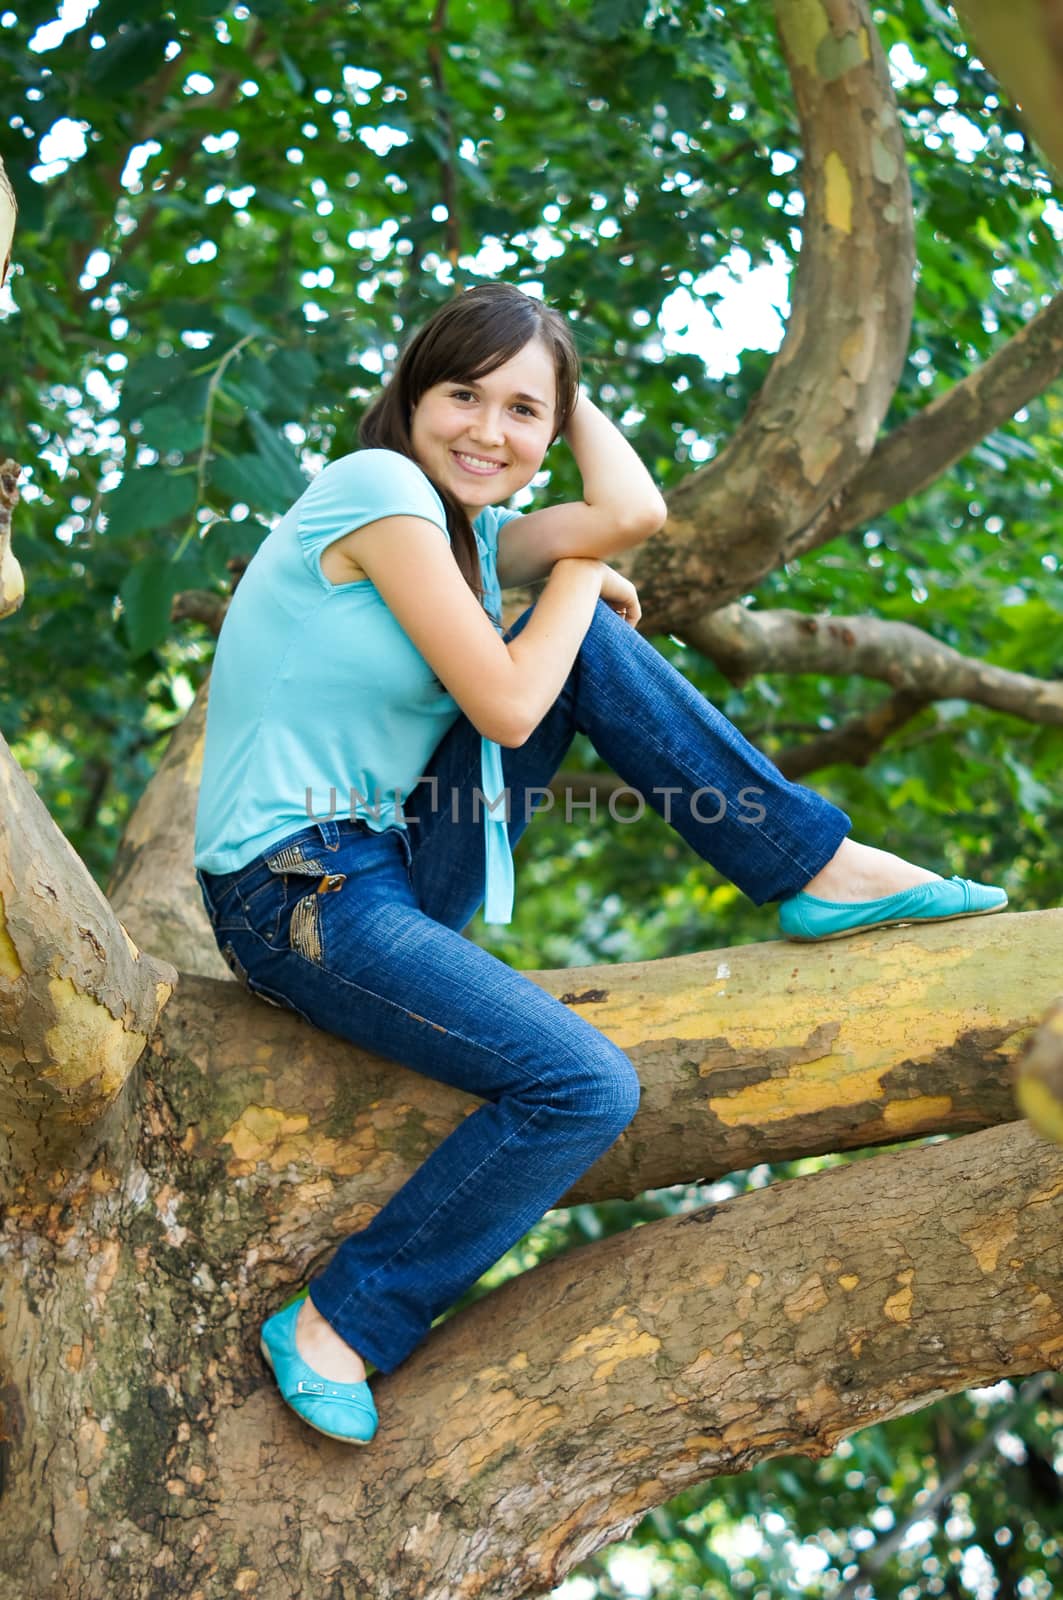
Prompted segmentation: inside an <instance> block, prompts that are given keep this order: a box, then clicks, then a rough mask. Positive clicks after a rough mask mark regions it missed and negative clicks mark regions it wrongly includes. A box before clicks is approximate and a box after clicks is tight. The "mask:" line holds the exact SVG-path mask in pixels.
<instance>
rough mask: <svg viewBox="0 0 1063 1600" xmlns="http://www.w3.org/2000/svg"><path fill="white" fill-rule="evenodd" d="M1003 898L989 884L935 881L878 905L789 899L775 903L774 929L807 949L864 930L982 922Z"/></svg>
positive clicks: (799, 896)
mask: <svg viewBox="0 0 1063 1600" xmlns="http://www.w3.org/2000/svg"><path fill="white" fill-rule="evenodd" d="M1007 903H1008V897H1007V895H1006V894H1005V893H1004V890H1003V889H997V888H994V887H993V886H992V885H991V884H985V883H972V882H971V880H970V879H969V878H935V879H932V880H930V881H929V882H927V883H920V884H917V885H916V886H915V888H914V889H902V890H901V892H900V894H888V895H886V897H885V899H883V900H851V901H841V900H818V899H817V898H816V896H815V895H812V894H805V893H804V891H803V890H802V892H801V893H800V894H795V895H791V896H790V898H789V900H782V901H780V903H779V927H780V928H781V929H782V931H783V934H784V935H785V937H786V938H787V939H797V940H801V941H802V942H806V943H810V942H812V941H815V940H819V939H844V938H845V937H846V936H847V935H848V934H850V933H863V932H864V931H865V930H866V929H868V928H894V927H897V926H898V924H900V923H904V922H949V921H951V920H952V919H953V918H954V917H984V916H987V915H988V914H989V913H990V912H991V911H1003V909H1004V907H1005V906H1006V905H1007Z"/></svg>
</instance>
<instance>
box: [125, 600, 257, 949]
mask: <svg viewBox="0 0 1063 1600" xmlns="http://www.w3.org/2000/svg"><path fill="white" fill-rule="evenodd" d="M190 592H194V591H190ZM210 598H212V599H216V601H217V604H218V605H219V607H220V608H222V609H224V607H225V606H226V605H227V604H228V601H226V600H225V599H223V598H222V597H221V596H218V597H213V596H212V597H210ZM219 626H220V623H219ZM209 682H210V680H209V679H206V680H205V681H204V682H203V684H202V685H201V686H200V690H199V693H198V694H197V695H196V698H195V700H194V701H193V703H192V705H191V706H190V707H189V709H188V711H187V713H186V714H185V716H184V718H183V719H182V720H181V722H180V723H178V725H177V727H176V728H175V729H174V731H173V733H172V734H171V736H170V742H169V743H168V745H167V746H166V753H165V754H164V756H163V758H162V760H161V761H160V762H159V765H158V767H157V768H156V769H155V771H154V772H153V773H152V776H151V780H150V782H149V783H148V784H147V786H146V788H145V790H144V792H143V794H142V795H141V797H140V799H139V800H138V801H137V804H136V807H135V809H134V811H133V814H132V816H131V817H130V818H129V821H128V822H127V823H126V826H125V828H124V830H123V832H122V840H121V843H120V844H119V846H118V850H117V853H116V855H115V859H114V864H113V866H112V868H111V876H110V878H109V879H108V882H107V896H108V899H109V900H110V902H111V905H112V906H113V908H114V910H115V912H116V914H117V915H118V916H120V917H121V918H122V921H123V923H124V924H125V925H126V927H127V928H128V929H129V930H130V932H131V933H132V935H133V937H134V938H135V939H136V940H137V942H138V943H139V944H140V945H141V946H143V947H144V948H145V949H149V950H153V951H155V952H156V953H157V954H158V955H160V956H163V957H165V959H166V960H167V961H172V962H173V964H174V965H175V966H176V967H178V968H179V969H180V970H181V971H182V972H186V973H192V972H194V973H199V974H201V975H203V976H205V977H210V978H219V979H222V980H229V979H230V977H231V974H230V972H229V969H228V967H227V966H226V965H225V963H224V961H223V960H222V959H221V956H220V955H219V954H218V948H217V945H216V944H215V941H214V935H213V933H212V932H211V929H210V924H209V923H208V922H207V917H206V913H205V911H204V910H203V901H202V898H201V897H200V893H199V885H198V883H197V882H196V875H195V868H194V867H193V864H192V841H193V838H194V837H195V822H196V802H197V799H198V797H199V780H200V776H201V774H202V771H203V741H204V739H205V737H206V724H207V693H208V687H209Z"/></svg>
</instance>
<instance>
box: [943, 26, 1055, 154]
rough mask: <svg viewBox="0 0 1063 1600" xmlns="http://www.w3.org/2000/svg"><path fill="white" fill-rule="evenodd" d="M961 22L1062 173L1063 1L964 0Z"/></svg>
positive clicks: (979, 52)
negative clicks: (1004, 0) (1006, 2)
mask: <svg viewBox="0 0 1063 1600" xmlns="http://www.w3.org/2000/svg"><path fill="white" fill-rule="evenodd" d="M956 10H957V11H958V13H959V15H960V20H961V21H962V22H963V23H964V25H965V26H966V27H967V28H968V29H969V30H970V32H971V33H972V34H973V35H974V41H975V44H976V45H977V47H978V54H979V55H980V56H981V57H982V59H983V60H984V61H987V62H988V63H989V68H990V70H991V71H992V72H993V73H994V75H995V76H996V77H998V78H999V79H1000V81H1001V82H1002V83H1003V84H1005V85H1006V87H1007V89H1008V91H1009V93H1010V94H1011V95H1012V96H1013V97H1014V98H1015V99H1016V100H1017V101H1018V102H1020V105H1021V110H1022V112H1023V114H1024V116H1025V118H1026V120H1027V121H1028V122H1029V124H1030V126H1031V127H1032V128H1033V131H1034V134H1035V135H1036V137H1037V139H1038V140H1039V142H1040V144H1041V147H1042V149H1043V150H1044V151H1045V153H1046V155H1047V156H1048V158H1049V160H1050V161H1053V162H1054V163H1055V166H1056V170H1057V172H1059V173H1063V126H1061V124H1060V118H1059V106H1060V99H1061V97H1063V3H1061V0H1016V3H1015V4H1014V5H1010V6H1001V5H999V4H997V3H996V0H959V4H958V5H957V7H956Z"/></svg>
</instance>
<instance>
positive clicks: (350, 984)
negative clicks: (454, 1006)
mask: <svg viewBox="0 0 1063 1600" xmlns="http://www.w3.org/2000/svg"><path fill="white" fill-rule="evenodd" d="M241 931H242V932H244V933H248V934H250V935H251V937H252V938H254V939H258V941H259V943H260V944H263V945H265V946H266V949H267V950H268V951H269V952H270V954H271V955H277V954H278V951H277V950H276V949H275V948H274V947H273V945H271V944H268V943H267V941H266V940H265V939H263V938H262V936H261V934H259V933H256V932H255V930H254V929H253V928H246V927H245V928H243V929H241ZM279 953H280V954H282V955H284V956H285V957H287V956H291V957H293V958H294V959H295V960H296V961H299V962H301V963H302V964H303V965H304V966H306V967H308V968H309V969H310V971H311V972H312V973H314V975H315V976H317V977H320V975H321V974H322V973H323V972H324V973H326V974H327V975H328V977H329V978H330V979H331V981H332V982H333V983H339V984H342V985H343V987H344V988H346V989H353V990H354V991H355V992H356V993H358V994H362V995H367V996H368V997H369V998H370V999H371V1000H378V1001H379V1002H380V1004H381V1005H383V1006H387V1007H388V1008H389V1009H390V1010H392V1011H397V1012H399V1013H400V1014H401V1015H402V1016H404V1017H407V1018H409V1017H412V1015H413V1013H411V1012H410V1011H408V1010H407V1009H406V1007H405V1006H403V1005H400V1004H399V1002H398V1001H397V1000H389V999H388V997H387V995H383V994H377V992H376V990H375V989H367V988H366V987H365V985H364V984H361V983H355V982H354V981H353V979H351V978H347V977H345V976H344V975H343V974H342V973H340V972H335V971H333V969H332V968H331V967H328V966H325V965H318V963H317V962H314V961H308V960H307V958H306V956H304V955H303V954H302V953H301V951H299V950H293V949H290V948H289V949H286V950H283V951H281V952H279ZM250 976H251V979H252V981H257V980H256V979H255V976H254V974H253V973H251V974H250ZM263 987H266V986H265V985H264V986H263ZM532 987H533V988H537V985H534V984H533V985H532ZM271 992H272V993H273V994H281V990H279V989H273V990H272V991H271ZM539 992H540V993H544V994H545V992H546V991H545V990H541V991H539ZM284 998H285V1000H287V1003H288V1004H289V1005H290V1006H292V1007H293V1009H297V1008H295V1003H294V1001H292V1000H289V999H288V997H287V996H284ZM547 998H548V999H552V998H553V996H547ZM558 1005H561V1002H560V1001H558ZM562 1010H563V1011H565V1012H566V1013H567V1014H570V1013H568V1007H567V1006H562ZM300 1015H304V1013H300ZM307 1020H309V1019H307ZM423 1020H424V1021H425V1022H426V1023H427V1024H428V1025H429V1026H430V1027H434V1028H439V1029H441V1031H442V1032H444V1033H445V1034H446V1035H447V1036H448V1038H451V1039H457V1040H459V1041H460V1042H461V1043H462V1044H466V1045H468V1046H469V1047H470V1049H473V1050H483V1051H484V1052H485V1053H486V1054H487V1055H490V1056H493V1057H494V1059H495V1060H496V1061H504V1062H505V1064H506V1065H507V1066H508V1067H511V1068H512V1069H513V1070H514V1071H517V1072H519V1073H520V1074H521V1076H522V1078H523V1079H524V1080H525V1084H526V1087H528V1088H530V1089H545V1088H546V1087H547V1085H546V1084H545V1082H544V1081H543V1079H542V1078H536V1077H528V1076H527V1075H526V1074H525V1072H524V1068H523V1067H521V1065H520V1063H519V1062H516V1061H514V1060H513V1058H512V1056H508V1055H505V1054H504V1053H503V1052H502V1051H501V1050H493V1049H492V1048H491V1046H490V1045H489V1044H485V1043H484V1041H483V1040H482V1039H470V1038H469V1036H468V1034H465V1033H460V1032H459V1031H458V1030H457V1029H456V1028H444V1027H443V1024H442V1023H441V1022H433V1021H432V1019H431V1017H424V1018H423ZM311 1026H312V1027H315V1028H319V1027H321V1024H320V1023H317V1022H313V1023H311ZM587 1026H588V1027H589V1028H594V1024H593V1023H587ZM321 1031H322V1032H323V1033H328V1032H329V1030H328V1029H327V1028H322V1029H321ZM594 1032H595V1033H597V1034H598V1035H599V1037H600V1038H602V1039H605V1042H606V1043H607V1044H611V1043H612V1040H610V1039H609V1038H608V1037H607V1036H606V1035H605V1034H604V1033H602V1032H601V1030H600V1029H598V1028H594ZM332 1037H333V1038H342V1035H341V1034H333V1035H332ZM344 1042H345V1043H347V1042H349V1041H344ZM357 1048H360V1049H367V1048H368V1046H365V1045H362V1046H358V1047H357ZM617 1048H619V1047H617ZM399 1065H400V1066H402V1065H403V1063H402V1062H401V1061H400V1062H399ZM407 1071H409V1072H416V1071H417V1068H416V1067H409V1068H407ZM434 1081H436V1082H445V1081H446V1080H445V1079H437V1080H434ZM462 1092H463V1093H466V1094H473V1093H474V1092H475V1091H473V1090H463V1091H462ZM485 1103H486V1104H490V1103H491V1102H485Z"/></svg>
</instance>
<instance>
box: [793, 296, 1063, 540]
mask: <svg viewBox="0 0 1063 1600" xmlns="http://www.w3.org/2000/svg"><path fill="white" fill-rule="evenodd" d="M1060 373H1063V294H1057V295H1056V296H1055V297H1054V299H1052V300H1050V301H1049V303H1048V305H1046V306H1044V307H1043V308H1042V309H1041V310H1040V311H1039V312H1038V313H1037V315H1036V316H1035V317H1033V318H1031V320H1030V321H1029V322H1028V323H1027V324H1026V326H1025V327H1024V328H1022V329H1021V330H1020V331H1019V332H1018V333H1016V334H1014V335H1013V336H1012V337H1011V338H1010V339H1009V340H1008V342H1007V343H1006V344H1004V345H1002V346H1001V348H1000V349H999V350H998V351H996V353H995V354H994V355H992V356H990V358H989V360H988V361H985V362H983V364H982V365H981V366H980V367H977V368H976V369H975V370H974V371H973V372H971V373H968V375H967V377H965V378H963V379H961V380H960V382H959V383H956V384H954V385H953V387H952V388H951V389H949V390H948V391H947V392H946V393H945V394H943V395H940V396H939V397H938V399H937V400H934V401H932V402H931V404H930V405H928V406H926V407H925V408H924V409H923V410H922V411H920V412H919V413H918V414H917V415H916V416H914V417H910V418H909V420H908V421H907V422H905V423H902V424H901V426H900V427H899V428H894V430H893V432H892V433H889V434H887V435H886V437H885V438H884V439H882V440H881V441H880V443H879V444H878V445H877V446H876V448H875V450H874V452H873V454H872V456H871V458H870V460H869V461H868V463H867V465H866V466H865V467H864V468H863V469H862V470H861V471H860V472H858V473H857V474H856V476H855V477H854V478H852V480H851V481H850V482H849V483H847V484H846V485H845V487H844V488H843V489H842V490H841V491H840V492H839V493H838V494H837V495H836V496H835V497H834V498H833V500H831V502H830V503H829V504H828V505H826V506H824V508H823V510H822V511H821V512H820V514H819V515H818V516H817V517H815V518H813V520H812V521H811V522H810V523H809V524H808V525H807V526H806V527H804V528H801V529H799V530H798V531H796V532H795V533H794V534H793V535H792V536H791V537H790V538H789V539H788V540H787V542H786V546H785V549H784V552H783V558H784V559H786V560H791V559H792V558H793V557H794V556H796V555H800V554H802V553H803V552H804V551H806V550H814V549H816V548H818V546H820V545H822V544H826V543H827V541H828V540H829V539H834V538H836V537H837V536H838V535H839V534H841V533H845V532H847V531H848V530H849V529H850V528H859V527H862V526H863V525H864V523H867V522H870V521H871V520H872V519H873V518H874V517H877V516H879V515H880V514H881V513H882V512H883V511H887V510H888V509H889V508H890V506H896V505H900V504H901V502H902V501H904V500H908V499H910V497H911V496H912V495H914V494H918V492H919V491H920V490H921V489H925V488H926V486H927V485H928V484H930V483H933V482H934V480H935V479H936V478H939V477H940V476H941V474H942V473H943V472H945V471H946V470H947V469H948V468H949V467H951V466H952V465H953V463H954V462H956V461H959V460H960V459H961V457H963V456H965V455H966V454H967V452H968V450H970V449H972V448H973V446H974V445H976V444H977V443H978V442H979V440H981V439H984V438H985V436H986V434H987V433H992V431H993V429H994V428H999V427H1001V426H1002V425H1003V424H1004V423H1006V422H1007V421H1008V420H1009V418H1011V417H1013V416H1014V415H1015V413H1016V411H1019V410H1020V409H1021V408H1022V407H1023V406H1024V405H1026V404H1027V403H1028V402H1029V401H1031V400H1034V399H1036V397H1037V396H1038V395H1039V394H1042V393H1043V392H1044V391H1045V389H1047V388H1048V386H1049V385H1050V384H1052V383H1054V382H1055V381H1056V379H1057V378H1058V377H1059V375H1060Z"/></svg>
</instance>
